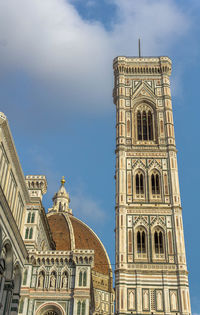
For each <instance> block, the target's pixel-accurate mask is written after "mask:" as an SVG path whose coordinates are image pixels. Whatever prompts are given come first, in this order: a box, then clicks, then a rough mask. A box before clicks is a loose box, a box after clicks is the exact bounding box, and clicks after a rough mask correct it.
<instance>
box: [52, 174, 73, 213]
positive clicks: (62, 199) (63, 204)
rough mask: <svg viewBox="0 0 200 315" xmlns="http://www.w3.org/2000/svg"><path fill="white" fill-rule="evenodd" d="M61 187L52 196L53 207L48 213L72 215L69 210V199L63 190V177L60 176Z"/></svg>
mask: <svg viewBox="0 0 200 315" xmlns="http://www.w3.org/2000/svg"><path fill="white" fill-rule="evenodd" d="M60 182H61V185H60V188H59V190H58V192H57V193H55V195H54V196H53V198H52V200H53V207H52V208H50V209H49V210H48V212H65V213H70V214H72V210H71V209H69V203H70V198H69V194H68V193H67V191H66V189H65V182H66V180H65V177H64V176H62V179H61V181H60Z"/></svg>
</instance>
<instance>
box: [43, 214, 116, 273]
mask: <svg viewBox="0 0 200 315" xmlns="http://www.w3.org/2000/svg"><path fill="white" fill-rule="evenodd" d="M48 221H49V225H50V228H51V232H52V236H53V239H54V241H55V243H56V250H72V244H73V242H74V243H75V244H74V246H75V248H74V249H93V250H94V251H95V255H94V268H93V270H94V271H97V272H99V273H101V274H105V275H108V274H109V271H110V263H109V259H108V256H107V254H106V251H105V249H104V247H103V245H102V243H101V241H100V240H99V238H98V237H97V235H96V234H95V233H94V232H93V231H92V230H91V229H90V228H89V227H88V226H87V225H86V224H84V223H83V222H82V221H80V220H78V219H77V218H75V217H74V216H72V215H69V214H63V213H55V214H51V215H48ZM69 225H70V226H69ZM72 233H73V234H72Z"/></svg>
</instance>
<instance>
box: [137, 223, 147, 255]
mask: <svg viewBox="0 0 200 315" xmlns="http://www.w3.org/2000/svg"><path fill="white" fill-rule="evenodd" d="M137 253H138V254H140V253H143V254H145V253H146V233H145V232H144V231H142V229H140V231H138V232H137Z"/></svg>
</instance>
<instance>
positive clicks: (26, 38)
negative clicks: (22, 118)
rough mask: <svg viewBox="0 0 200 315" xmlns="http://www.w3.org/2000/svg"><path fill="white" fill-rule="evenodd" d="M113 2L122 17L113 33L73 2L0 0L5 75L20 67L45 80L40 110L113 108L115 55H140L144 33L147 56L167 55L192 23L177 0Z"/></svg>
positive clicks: (0, 51) (0, 64) (0, 40)
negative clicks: (82, 14) (86, 17)
mask: <svg viewBox="0 0 200 315" xmlns="http://www.w3.org/2000/svg"><path fill="white" fill-rule="evenodd" d="M111 2H113V3H114V4H115V5H116V6H117V16H116V19H115V20H114V23H113V25H112V30H111V31H108V30H106V29H105V28H104V26H103V25H102V24H100V23H98V22H96V23H95V22H89V21H86V20H84V19H83V18H81V17H80V15H79V14H78V12H77V10H76V9H75V8H74V7H73V5H72V4H71V3H70V2H69V0H68V1H67V0H66V1H64V0H43V1H41V0H18V1H12V0H0V73H1V74H2V75H4V72H3V71H6V72H8V70H10V71H11V72H12V71H14V72H15V71H16V70H20V71H22V72H25V73H28V75H29V76H30V77H32V78H34V79H35V80H37V81H38V82H40V85H41V90H40V92H39V93H38V95H37V93H35V94H36V95H34V98H35V102H36V103H39V105H38V107H40V110H42V107H41V103H42V106H43V108H45V109H46V108H48V107H51V106H52V108H55V106H56V108H63V109H64V110H65V109H67V110H68V109H70V110H77V109H78V110H82V111H84V110H86V111H88V112H89V111H90V112H94V111H95V112H96V111H97V112H102V111H105V110H107V109H108V108H109V107H110V104H108V103H109V101H111V90H112V59H113V57H114V56H115V55H119V54H127V55H132V54H133V55H134V54H137V47H136V46H137V39H138V37H142V47H143V52H144V53H145V55H149V54H156V55H157V54H161V53H162V54H165V52H167V51H168V48H169V47H170V45H171V44H172V43H173V42H174V41H175V40H176V39H177V38H179V37H180V36H182V35H184V34H185V32H186V31H187V28H188V27H189V21H188V18H187V16H185V15H184V14H183V13H182V12H181V11H180V9H179V8H178V7H177V6H176V4H175V1H172V0H171V1H170V0H166V1H160V0H152V1H148V0H134V1H132V0H112V1H111ZM41 93H43V94H42V96H41V95H40V94H41ZM46 96H47V98H46V101H45V97H46ZM37 98H38V101H37ZM49 100H51V101H49Z"/></svg>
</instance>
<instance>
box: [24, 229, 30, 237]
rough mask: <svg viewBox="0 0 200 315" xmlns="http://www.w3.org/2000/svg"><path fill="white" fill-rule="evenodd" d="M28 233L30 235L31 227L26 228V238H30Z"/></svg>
mask: <svg viewBox="0 0 200 315" xmlns="http://www.w3.org/2000/svg"><path fill="white" fill-rule="evenodd" d="M28 235H29V228H26V232H25V239H27V238H28Z"/></svg>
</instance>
